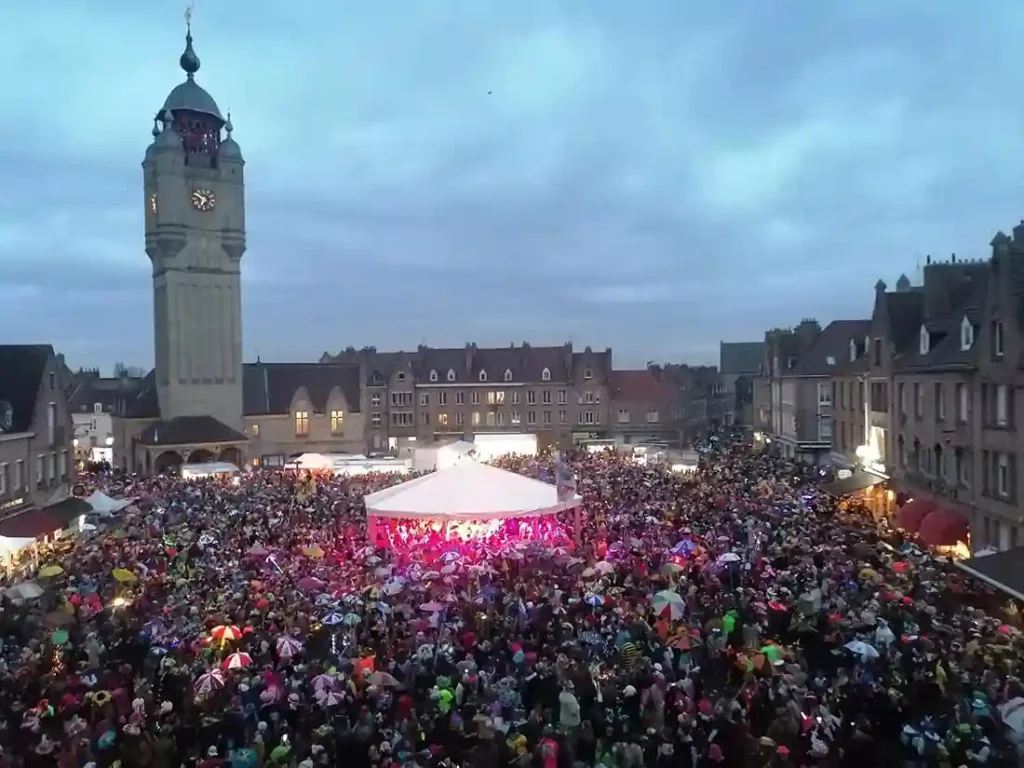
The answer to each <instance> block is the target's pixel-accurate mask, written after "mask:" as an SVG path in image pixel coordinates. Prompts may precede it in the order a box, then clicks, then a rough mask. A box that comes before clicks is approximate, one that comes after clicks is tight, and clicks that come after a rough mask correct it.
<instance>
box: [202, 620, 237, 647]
mask: <svg viewBox="0 0 1024 768" xmlns="http://www.w3.org/2000/svg"><path fill="white" fill-rule="evenodd" d="M210 637H212V638H213V639H214V640H216V641H217V642H219V643H220V644H221V645H222V646H223V645H226V644H227V643H229V642H230V641H232V640H241V639H242V630H240V629H239V628H238V627H236V626H234V625H233V624H220V625H218V626H216V627H214V628H213V631H212V632H210Z"/></svg>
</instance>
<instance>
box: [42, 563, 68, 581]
mask: <svg viewBox="0 0 1024 768" xmlns="http://www.w3.org/2000/svg"><path fill="white" fill-rule="evenodd" d="M62 573H64V569H63V568H61V567H60V566H59V565H44V566H43V567H42V568H40V569H39V575H40V576H42V577H43V578H45V579H48V578H50V577H51V576H60V575H61V574H62Z"/></svg>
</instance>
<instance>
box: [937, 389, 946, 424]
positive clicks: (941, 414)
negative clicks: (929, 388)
mask: <svg viewBox="0 0 1024 768" xmlns="http://www.w3.org/2000/svg"><path fill="white" fill-rule="evenodd" d="M945 418H946V398H945V397H943V393H942V384H941V383H940V382H935V420H936V421H943V420H945Z"/></svg>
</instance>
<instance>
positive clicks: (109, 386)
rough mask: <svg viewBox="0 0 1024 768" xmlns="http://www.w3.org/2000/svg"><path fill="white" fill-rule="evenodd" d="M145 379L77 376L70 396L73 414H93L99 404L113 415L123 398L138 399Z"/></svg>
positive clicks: (69, 403) (69, 401) (69, 404)
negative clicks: (118, 402)
mask: <svg viewBox="0 0 1024 768" xmlns="http://www.w3.org/2000/svg"><path fill="white" fill-rule="evenodd" d="M143 381H144V379H131V378H112V377H111V378H104V377H100V376H92V375H88V374H85V375H83V374H75V375H74V385H73V387H72V389H71V393H70V394H69V396H68V408H69V410H70V411H71V412H72V413H92V412H93V409H94V408H95V405H96V403H99V404H100V406H101V407H102V408H103V410H104V412H106V413H113V412H114V411H115V410H116V408H117V401H118V400H119V399H120V398H122V397H132V398H134V397H136V396H137V395H138V394H139V390H140V389H141V388H142V385H143Z"/></svg>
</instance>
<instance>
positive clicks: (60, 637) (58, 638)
mask: <svg viewBox="0 0 1024 768" xmlns="http://www.w3.org/2000/svg"><path fill="white" fill-rule="evenodd" d="M67 641H68V633H67V630H66V629H58V630H57V631H56V632H54V633H53V634H52V635H51V636H50V642H51V643H53V644H54V645H64V643H66V642H67Z"/></svg>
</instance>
